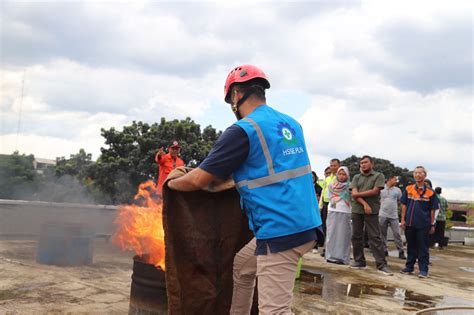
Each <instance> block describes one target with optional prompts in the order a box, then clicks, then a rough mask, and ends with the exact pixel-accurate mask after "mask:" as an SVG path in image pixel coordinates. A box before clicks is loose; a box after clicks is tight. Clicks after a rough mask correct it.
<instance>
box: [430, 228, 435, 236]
mask: <svg viewBox="0 0 474 315" xmlns="http://www.w3.org/2000/svg"><path fill="white" fill-rule="evenodd" d="M434 232H435V227H434V226H432V227H431V229H430V234H434Z"/></svg>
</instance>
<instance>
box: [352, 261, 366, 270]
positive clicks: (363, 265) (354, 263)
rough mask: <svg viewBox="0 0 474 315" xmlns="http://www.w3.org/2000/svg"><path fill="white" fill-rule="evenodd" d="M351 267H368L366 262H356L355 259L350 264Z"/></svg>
mask: <svg viewBox="0 0 474 315" xmlns="http://www.w3.org/2000/svg"><path fill="white" fill-rule="evenodd" d="M349 268H352V269H366V268H367V265H366V264H365V263H362V262H356V261H354V262H353V263H352V264H351V265H350V266H349Z"/></svg>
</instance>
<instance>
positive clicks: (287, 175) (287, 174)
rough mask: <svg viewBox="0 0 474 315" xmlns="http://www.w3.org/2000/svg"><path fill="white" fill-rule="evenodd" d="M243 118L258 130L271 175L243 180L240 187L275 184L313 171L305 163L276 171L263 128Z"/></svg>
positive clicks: (237, 184) (250, 187)
mask: <svg viewBox="0 0 474 315" xmlns="http://www.w3.org/2000/svg"><path fill="white" fill-rule="evenodd" d="M243 120H245V121H247V122H248V123H249V124H251V125H252V127H253V128H254V129H255V131H256V132H257V135H258V140H259V141H260V145H261V147H262V151H263V155H264V156H265V160H266V161H267V165H268V174H270V175H268V176H264V177H260V178H255V179H251V180H242V181H240V182H238V183H236V184H235V185H236V186H237V187H239V188H240V187H243V186H247V187H248V188H249V189H252V188H258V187H263V186H267V185H271V184H275V183H278V182H281V181H283V180H286V179H292V178H296V177H299V176H303V175H306V174H308V173H311V166H310V165H305V166H301V167H298V168H295V169H290V170H286V171H283V172H280V173H275V170H274V169H273V160H272V157H271V155H270V150H268V145H267V141H266V140H265V137H264V136H263V132H262V129H260V126H259V125H258V124H257V123H256V122H255V121H254V120H252V119H250V118H244V119H243Z"/></svg>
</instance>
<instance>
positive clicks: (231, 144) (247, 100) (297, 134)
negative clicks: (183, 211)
mask: <svg viewBox="0 0 474 315" xmlns="http://www.w3.org/2000/svg"><path fill="white" fill-rule="evenodd" d="M269 87H270V83H269V81H268V79H267V77H266V75H265V74H264V73H263V71H262V70H260V69H259V68H257V67H255V66H252V65H242V66H239V67H236V68H234V69H233V70H232V71H231V72H230V73H229V75H228V77H227V80H226V84H225V87H224V95H225V101H226V102H227V103H229V104H231V108H232V110H233V112H234V114H235V116H236V117H237V120H238V121H237V122H236V123H235V124H234V125H232V126H230V127H229V128H227V129H226V130H225V131H224V133H223V134H222V136H221V137H220V138H219V139H218V140H217V142H216V144H215V145H214V146H213V148H212V149H211V152H210V153H209V155H208V157H207V158H206V159H205V160H204V161H203V162H202V163H201V164H200V165H199V167H198V168H196V169H194V170H192V171H191V172H189V173H188V174H186V175H184V176H182V177H180V178H177V179H174V180H170V181H169V182H168V186H169V188H171V189H175V190H180V191H192V190H198V189H201V188H204V187H208V188H209V187H210V188H211V190H212V185H213V183H214V182H215V181H216V180H225V179H227V178H228V177H230V176H232V177H233V179H234V181H235V185H236V187H237V190H238V191H239V193H240V196H241V205H242V208H243V210H244V211H245V212H246V214H247V217H248V219H249V226H250V228H251V229H252V231H253V233H254V235H255V238H254V239H252V240H251V241H250V242H249V243H248V244H247V245H246V246H244V248H242V249H241V250H240V251H239V252H238V253H237V254H236V256H235V258H234V268H233V279H234V289H233V296H232V306H231V310H230V313H231V314H249V313H250V308H251V305H252V297H253V292H254V286H255V280H256V277H258V299H259V301H258V304H259V312H260V314H275V313H278V314H292V313H291V308H290V307H291V302H292V298H293V285H294V279H295V273H296V270H297V263H298V260H299V258H300V257H301V256H302V255H303V254H305V253H306V252H308V251H309V250H311V249H312V248H313V247H314V245H315V243H316V240H317V238H318V236H317V228H318V227H319V226H320V225H321V217H320V215H319V207H318V203H317V200H316V194H315V191H314V186H313V182H312V178H311V167H310V163H309V158H308V154H307V149H306V144H305V141H304V136H303V131H302V129H301V126H300V125H299V124H298V122H296V121H295V120H294V119H293V118H291V117H289V116H287V115H285V114H282V113H280V112H277V111H276V110H274V109H272V108H271V107H269V106H268V105H266V99H265V89H268V88H269Z"/></svg>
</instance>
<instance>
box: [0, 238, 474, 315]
mask: <svg viewBox="0 0 474 315" xmlns="http://www.w3.org/2000/svg"><path fill="white" fill-rule="evenodd" d="M94 246H95V250H94V263H93V264H92V265H90V266H81V267H57V266H50V265H41V264H38V263H37V262H36V261H35V256H36V247H37V242H36V241H32V240H0V314H33V313H34V314H70V313H72V314H77V313H81V314H98V313H100V314H104V313H110V314H126V313H127V312H128V307H129V295H130V284H131V279H130V276H131V274H132V264H133V260H132V257H133V254H132V253H127V252H121V251H120V250H119V249H117V248H115V247H114V245H112V244H111V243H107V242H106V241H105V240H104V239H98V240H96V241H95V244H94ZM390 254H391V255H393V256H396V251H393V252H391V253H390ZM431 255H432V256H433V257H432V258H433V259H432V262H433V265H432V266H431V267H430V268H431V269H430V278H428V279H419V278H417V277H416V276H405V275H401V274H399V273H398V271H399V270H400V269H401V268H402V267H403V261H402V260H399V259H398V258H397V257H389V259H388V260H389V264H390V267H391V268H392V270H393V271H394V272H395V275H394V276H385V275H382V274H380V273H378V272H376V270H375V267H374V262H373V258H372V256H371V254H370V251H368V250H367V252H366V257H367V259H368V262H369V268H368V269H366V270H352V269H349V268H348V267H346V266H339V265H334V264H328V263H326V262H325V261H324V259H323V258H322V257H321V256H319V254H312V253H308V254H307V255H305V257H304V266H303V272H302V276H301V279H300V280H298V281H297V282H296V285H295V299H294V303H293V306H294V311H295V313H296V314H376V313H380V314H406V313H413V312H414V311H416V310H420V309H423V308H427V307H434V306H448V305H470V306H474V273H472V272H469V271H472V270H473V269H474V248H472V247H465V246H462V245H449V246H448V248H447V249H445V250H437V249H434V250H432V251H431ZM461 267H464V268H465V269H461ZM469 268H470V269H469ZM466 270H467V271H466ZM463 313H465V314H472V313H473V312H472V311H471V312H470V313H469V312H468V311H462V312H455V313H452V314H463ZM439 314H447V313H446V312H442V313H439Z"/></svg>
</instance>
